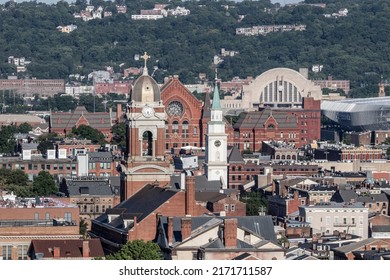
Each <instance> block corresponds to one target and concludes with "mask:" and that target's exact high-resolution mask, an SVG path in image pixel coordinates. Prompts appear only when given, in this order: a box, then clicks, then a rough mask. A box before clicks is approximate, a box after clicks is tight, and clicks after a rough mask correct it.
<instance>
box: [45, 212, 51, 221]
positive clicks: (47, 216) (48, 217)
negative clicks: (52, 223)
mask: <svg viewBox="0 0 390 280" xmlns="http://www.w3.org/2000/svg"><path fill="white" fill-rule="evenodd" d="M45 219H46V220H50V213H49V212H46V214H45Z"/></svg>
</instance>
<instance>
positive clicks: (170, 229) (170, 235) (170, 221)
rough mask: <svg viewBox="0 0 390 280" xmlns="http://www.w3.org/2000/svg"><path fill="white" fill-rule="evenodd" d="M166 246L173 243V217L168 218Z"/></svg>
mask: <svg viewBox="0 0 390 280" xmlns="http://www.w3.org/2000/svg"><path fill="white" fill-rule="evenodd" d="M167 238H168V245H170V244H172V241H173V217H168V236H167Z"/></svg>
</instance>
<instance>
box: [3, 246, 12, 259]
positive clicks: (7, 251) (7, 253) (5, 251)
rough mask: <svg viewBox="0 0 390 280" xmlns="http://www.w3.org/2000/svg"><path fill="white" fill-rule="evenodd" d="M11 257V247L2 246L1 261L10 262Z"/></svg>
mask: <svg viewBox="0 0 390 280" xmlns="http://www.w3.org/2000/svg"><path fill="white" fill-rule="evenodd" d="M11 255H12V245H3V260H10V259H11Z"/></svg>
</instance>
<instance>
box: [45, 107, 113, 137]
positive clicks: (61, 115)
mask: <svg viewBox="0 0 390 280" xmlns="http://www.w3.org/2000/svg"><path fill="white" fill-rule="evenodd" d="M81 117H84V118H85V119H86V120H87V122H88V123H89V126H91V127H93V128H96V129H103V128H111V126H112V123H111V117H110V113H107V112H96V113H90V112H88V111H87V109H86V108H85V107H84V106H78V107H77V108H76V109H75V110H74V111H73V112H52V113H51V115H50V126H51V127H52V128H54V129H63V130H67V131H70V130H71V129H72V128H73V127H74V126H75V125H76V124H77V122H78V121H79V119H80V118H81Z"/></svg>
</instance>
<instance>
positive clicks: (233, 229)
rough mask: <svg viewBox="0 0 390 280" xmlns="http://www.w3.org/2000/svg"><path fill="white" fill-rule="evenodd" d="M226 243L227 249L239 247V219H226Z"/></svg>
mask: <svg viewBox="0 0 390 280" xmlns="http://www.w3.org/2000/svg"><path fill="white" fill-rule="evenodd" d="M224 224H225V231H224V239H225V240H224V241H225V247H226V248H236V247H237V224H238V222H237V219H225V221H224Z"/></svg>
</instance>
